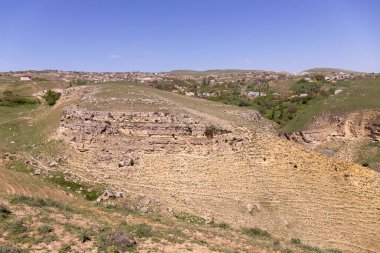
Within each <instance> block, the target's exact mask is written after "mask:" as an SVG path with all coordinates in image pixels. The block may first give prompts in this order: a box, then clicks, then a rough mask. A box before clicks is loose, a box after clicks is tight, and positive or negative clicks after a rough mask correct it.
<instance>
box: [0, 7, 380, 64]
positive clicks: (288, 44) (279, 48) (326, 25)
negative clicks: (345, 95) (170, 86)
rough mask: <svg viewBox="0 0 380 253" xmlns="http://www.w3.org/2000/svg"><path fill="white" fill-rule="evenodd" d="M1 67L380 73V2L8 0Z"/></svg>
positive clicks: (0, 39) (0, 18)
mask: <svg viewBox="0 0 380 253" xmlns="http://www.w3.org/2000/svg"><path fill="white" fill-rule="evenodd" d="M0 6H1V8H0V71H16V70H29V69H34V70H43V69H57V70H77V71H152V72H158V71H170V70H175V69H192V70H207V69H260V70H275V71H289V72H300V71H303V70H306V69H310V68H314V67H334V68H342V69H349V70H357V71H366V72H380V0H307V1H306V0H286V1H285V0H109V1H106V0H61V1H58V0H35V1H33V0H0Z"/></svg>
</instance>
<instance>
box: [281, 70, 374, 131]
mask: <svg viewBox="0 0 380 253" xmlns="http://www.w3.org/2000/svg"><path fill="white" fill-rule="evenodd" d="M379 94H380V78H375V79H365V80H356V81H353V82H352V85H351V87H348V88H347V89H345V90H344V91H343V92H341V93H340V94H338V95H335V96H330V97H329V98H327V99H325V100H315V101H312V102H311V103H310V106H309V107H308V108H307V110H305V111H304V112H302V113H301V114H299V115H298V116H297V117H296V118H295V119H293V120H291V121H289V122H288V124H286V125H285V126H284V128H283V129H282V131H283V132H288V133H289V132H295V131H300V130H302V129H304V128H305V127H306V125H307V123H308V122H310V120H312V118H313V117H314V116H315V115H317V114H318V113H322V112H332V113H334V114H337V115H344V114H346V113H349V112H353V111H356V110H362V109H379V108H380V99H379Z"/></svg>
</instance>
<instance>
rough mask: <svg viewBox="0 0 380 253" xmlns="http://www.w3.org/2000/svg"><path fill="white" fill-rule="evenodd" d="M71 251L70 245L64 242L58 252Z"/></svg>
mask: <svg viewBox="0 0 380 253" xmlns="http://www.w3.org/2000/svg"><path fill="white" fill-rule="evenodd" d="M66 252H71V246H70V245H69V244H64V245H63V246H62V248H61V249H60V250H59V251H58V253H66Z"/></svg>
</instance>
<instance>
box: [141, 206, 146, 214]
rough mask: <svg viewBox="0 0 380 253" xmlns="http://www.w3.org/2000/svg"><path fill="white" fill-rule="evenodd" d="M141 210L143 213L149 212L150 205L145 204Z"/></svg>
mask: <svg viewBox="0 0 380 253" xmlns="http://www.w3.org/2000/svg"><path fill="white" fill-rule="evenodd" d="M140 212H142V213H147V212H148V207H146V206H144V207H141V208H140Z"/></svg>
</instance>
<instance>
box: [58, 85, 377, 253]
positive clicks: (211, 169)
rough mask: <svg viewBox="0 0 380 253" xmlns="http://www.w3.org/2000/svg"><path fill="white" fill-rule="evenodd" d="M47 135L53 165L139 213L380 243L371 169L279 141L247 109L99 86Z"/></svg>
mask: <svg viewBox="0 0 380 253" xmlns="http://www.w3.org/2000/svg"><path fill="white" fill-rule="evenodd" d="M210 128H211V129H213V130H212V138H211V136H208V137H209V138H207V137H206V136H205V134H204V133H205V131H206V129H210ZM55 138H58V139H63V140H65V142H66V143H67V148H66V151H65V152H66V155H67V156H68V159H67V162H66V163H65V164H63V165H60V166H58V167H59V169H62V170H67V171H70V172H71V173H72V174H74V175H75V176H77V178H81V179H83V180H87V181H89V182H96V183H103V184H105V185H108V186H109V187H111V188H115V189H118V190H120V191H121V192H123V193H124V196H125V197H126V198H127V199H131V203H136V204H135V207H136V208H143V207H145V208H146V209H144V211H148V212H150V211H153V210H155V211H162V212H166V210H167V208H169V210H173V212H174V213H179V212H187V213H192V214H196V215H200V216H203V217H207V218H210V219H214V220H216V221H223V222H228V223H230V224H232V225H234V226H237V227H238V226H242V227H252V226H258V227H260V228H262V229H265V230H268V231H269V232H271V233H273V234H275V235H278V236H281V237H284V238H301V239H302V241H304V242H306V243H308V244H312V245H317V246H320V247H323V248H338V249H342V250H345V251H348V252H376V251H377V250H378V249H379V248H380V238H379V236H378V235H379V233H380V190H379V185H380V175H379V173H376V172H374V171H369V170H367V169H366V168H363V167H361V166H357V165H353V164H349V163H345V162H340V161H337V160H334V159H330V158H326V157H323V156H320V155H318V154H314V153H312V152H311V151H307V150H305V149H304V148H303V147H301V146H300V145H297V144H294V143H292V142H288V141H286V140H285V139H283V138H280V137H277V135H276V134H275V132H274V131H272V128H271V126H270V123H268V122H266V121H265V120H263V119H260V117H259V115H258V114H257V113H255V112H253V111H247V110H243V109H239V108H236V107H230V106H225V105H221V104H217V103H211V102H207V101H204V100H198V99H191V98H187V97H183V96H178V95H174V94H171V93H166V92H162V91H159V90H153V89H148V88H144V87H138V86H133V85H125V84H124V85H120V84H112V85H104V86H99V87H96V88H94V87H92V88H89V91H88V92H87V93H86V95H85V96H84V97H83V99H82V102H81V103H79V105H78V106H70V107H66V108H65V109H64V113H63V117H62V120H61V127H60V128H59V129H58V131H57V134H56V136H55ZM133 201H135V202H133Z"/></svg>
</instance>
